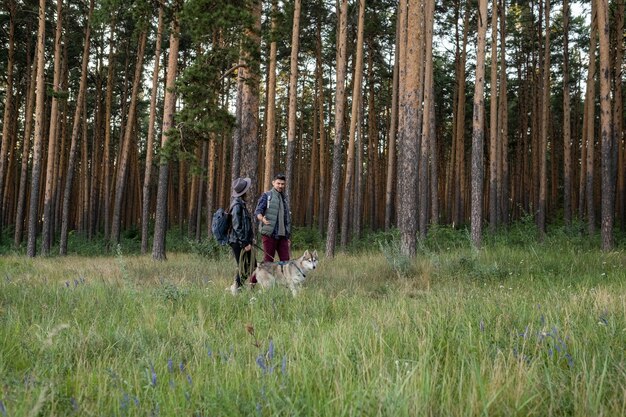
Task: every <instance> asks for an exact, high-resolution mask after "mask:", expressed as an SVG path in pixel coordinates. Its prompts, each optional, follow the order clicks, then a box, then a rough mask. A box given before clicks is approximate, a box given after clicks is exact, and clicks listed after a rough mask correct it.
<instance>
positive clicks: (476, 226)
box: [471, 0, 487, 249]
mask: <svg viewBox="0 0 626 417" xmlns="http://www.w3.org/2000/svg"><path fill="white" fill-rule="evenodd" d="M486 33H487V0H479V1H478V46H477V51H476V86H475V88H474V111H473V116H472V227H471V229H472V244H473V245H474V247H475V248H477V249H480V248H481V245H482V222H483V177H484V161H483V158H484V156H483V151H484V150H483V143H484V136H485V132H484V125H485V119H484V117H485V115H484V112H485V92H484V88H485V43H486V39H485V35H486Z"/></svg>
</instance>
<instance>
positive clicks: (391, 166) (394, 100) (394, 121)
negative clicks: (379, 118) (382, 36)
mask: <svg viewBox="0 0 626 417" xmlns="http://www.w3.org/2000/svg"><path fill="white" fill-rule="evenodd" d="M399 17H400V13H398V17H397V18H396V51H395V53H394V65H393V80H392V87H391V90H392V92H391V120H390V122H389V125H390V126H389V146H388V147H387V177H386V182H385V230H386V231H388V230H389V229H391V222H392V215H393V196H394V193H393V189H394V185H395V184H396V181H395V179H396V178H395V177H396V175H395V171H396V166H395V164H396V136H397V130H398V129H397V126H398V69H399V66H400V65H399V53H398V52H399V49H400V48H399V47H400V25H399V22H400V20H399Z"/></svg>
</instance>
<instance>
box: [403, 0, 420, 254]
mask: <svg viewBox="0 0 626 417" xmlns="http://www.w3.org/2000/svg"><path fill="white" fill-rule="evenodd" d="M400 4H401V7H402V3H400ZM421 6H422V2H418V3H411V4H409V5H408V8H407V18H406V28H405V27H404V26H402V30H403V31H404V30H406V33H407V35H406V38H405V39H407V51H406V58H405V59H406V63H405V65H406V73H405V77H406V78H405V80H404V84H405V85H404V89H405V91H404V100H403V101H402V102H401V109H402V112H403V113H404V117H403V118H402V119H401V123H402V126H403V128H402V131H403V133H402V140H401V142H400V143H401V145H400V147H399V151H400V154H401V155H402V157H401V158H400V160H399V161H398V162H399V164H398V168H400V169H401V172H402V173H403V175H402V178H399V181H398V197H399V199H398V200H399V201H398V205H399V206H398V216H399V217H401V218H402V222H399V228H400V250H401V251H402V253H403V254H404V255H405V256H410V257H414V256H415V253H416V249H417V240H416V238H417V236H416V234H417V219H416V216H415V213H416V212H417V187H416V184H417V164H416V161H417V158H418V152H419V148H418V144H419V139H420V138H419V136H418V134H419V132H420V129H419V124H420V122H421V121H420V120H419V119H418V107H419V106H420V100H419V87H420V86H419V85H420V81H421V80H420V68H419V67H420V65H421V62H420V56H421V52H420V49H421V48H422V46H423V32H422V30H423V29H422V27H421V26H420V20H421V16H420V14H421ZM402 12H404V10H402V11H401V13H402ZM400 65H402V63H401V64H400Z"/></svg>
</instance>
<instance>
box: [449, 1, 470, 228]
mask: <svg viewBox="0 0 626 417" xmlns="http://www.w3.org/2000/svg"><path fill="white" fill-rule="evenodd" d="M469 9H470V6H469V5H466V6H465V17H464V18H463V43H462V46H461V54H460V59H459V61H458V66H459V67H458V72H457V74H458V78H457V83H458V87H457V88H458V103H457V113H456V116H457V119H456V136H455V143H456V149H455V157H456V162H455V170H454V172H455V175H454V203H453V207H454V214H453V224H455V225H457V226H458V225H460V224H461V223H463V222H464V221H465V211H464V206H465V64H466V61H467V39H468V36H469V34H468V33H469Z"/></svg>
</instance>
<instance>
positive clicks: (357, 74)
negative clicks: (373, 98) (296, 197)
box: [341, 0, 365, 249]
mask: <svg viewBox="0 0 626 417" xmlns="http://www.w3.org/2000/svg"><path fill="white" fill-rule="evenodd" d="M364 23H365V0H359V17H358V28H357V42H356V48H357V49H356V62H355V68H354V78H353V83H352V109H351V115H350V132H349V133H348V154H347V158H346V177H345V180H344V183H343V204H342V206H341V208H342V212H341V247H342V249H343V248H345V247H346V245H347V244H348V225H349V224H350V223H349V210H348V209H349V206H350V193H351V191H352V181H353V175H354V137H355V135H356V128H357V122H358V120H359V113H358V112H359V107H360V105H361V96H362V94H361V82H362V81H363V25H364ZM359 146H362V144H361V143H359Z"/></svg>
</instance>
